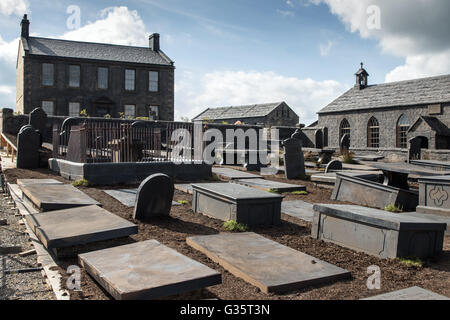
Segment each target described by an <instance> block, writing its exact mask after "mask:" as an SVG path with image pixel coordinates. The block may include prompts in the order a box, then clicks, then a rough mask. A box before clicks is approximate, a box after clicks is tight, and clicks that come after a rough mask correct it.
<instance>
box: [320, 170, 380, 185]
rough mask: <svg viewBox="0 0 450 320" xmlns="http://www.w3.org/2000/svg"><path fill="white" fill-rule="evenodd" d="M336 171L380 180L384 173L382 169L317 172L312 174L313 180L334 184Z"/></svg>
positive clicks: (371, 179)
mask: <svg viewBox="0 0 450 320" xmlns="http://www.w3.org/2000/svg"><path fill="white" fill-rule="evenodd" d="M336 173H344V174H346V175H348V176H351V177H358V178H361V179H364V180H370V181H378V179H379V178H380V177H381V176H382V175H383V173H382V172H381V171H359V170H341V171H336V172H328V173H315V174H313V175H312V176H311V181H313V182H319V183H326V184H333V185H334V183H335V182H336Z"/></svg>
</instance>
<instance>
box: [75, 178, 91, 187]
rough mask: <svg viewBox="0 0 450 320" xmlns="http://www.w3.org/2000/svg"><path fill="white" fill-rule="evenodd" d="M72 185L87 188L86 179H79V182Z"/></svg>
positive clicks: (87, 182)
mask: <svg viewBox="0 0 450 320" xmlns="http://www.w3.org/2000/svg"><path fill="white" fill-rule="evenodd" d="M72 185H73V186H74V187H88V186H89V181H87V180H86V179H80V180H76V181H74V182H72Z"/></svg>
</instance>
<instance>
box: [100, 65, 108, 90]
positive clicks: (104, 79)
mask: <svg viewBox="0 0 450 320" xmlns="http://www.w3.org/2000/svg"><path fill="white" fill-rule="evenodd" d="M108 79H109V78H108V68H103V67H100V68H98V69H97V88H99V89H108V82H109V81H108Z"/></svg>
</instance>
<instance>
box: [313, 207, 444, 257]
mask: <svg viewBox="0 0 450 320" xmlns="http://www.w3.org/2000/svg"><path fill="white" fill-rule="evenodd" d="M313 209H314V219H313V223H312V228H311V236H312V237H313V238H314V239H318V240H324V241H328V242H333V243H335V244H337V245H340V246H344V247H347V248H350V249H353V250H356V251H363V252H366V253H368V254H370V255H374V256H377V257H379V258H382V259H385V258H391V259H393V258H397V257H418V258H427V257H430V256H435V255H438V254H440V253H441V252H442V249H443V244H444V232H445V229H446V227H447V225H446V224H445V223H440V222H435V221H433V220H429V219H426V218H418V217H412V216H407V215H402V214H395V213H390V212H386V211H381V210H377V209H371V208H366V207H360V206H350V205H314V207H313Z"/></svg>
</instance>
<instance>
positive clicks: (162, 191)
mask: <svg viewBox="0 0 450 320" xmlns="http://www.w3.org/2000/svg"><path fill="white" fill-rule="evenodd" d="M174 190H175V188H174V185H173V180H172V178H170V177H169V176H167V175H165V174H162V173H157V174H153V175H151V176H150V177H148V178H147V179H145V180H144V181H143V182H142V183H141V185H140V186H139V189H138V191H137V198H136V205H135V206H134V213H133V218H134V219H137V220H142V221H146V220H150V219H152V218H155V217H161V216H169V214H170V209H171V208H172V202H173V194H174Z"/></svg>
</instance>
